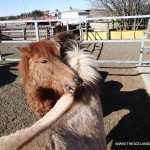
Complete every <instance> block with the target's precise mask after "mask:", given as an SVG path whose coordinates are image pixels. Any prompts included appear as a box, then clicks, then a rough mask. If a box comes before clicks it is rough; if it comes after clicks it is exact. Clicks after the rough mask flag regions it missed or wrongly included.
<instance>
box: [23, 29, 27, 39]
mask: <svg viewBox="0 0 150 150" xmlns="http://www.w3.org/2000/svg"><path fill="white" fill-rule="evenodd" d="M22 32H23V39H24V40H26V39H27V33H26V28H23V29H22Z"/></svg>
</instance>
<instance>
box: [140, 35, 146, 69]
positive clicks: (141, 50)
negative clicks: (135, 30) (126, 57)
mask: <svg viewBox="0 0 150 150" xmlns="http://www.w3.org/2000/svg"><path fill="white" fill-rule="evenodd" d="M144 35H145V33H143V34H142V44H141V49H140V58H139V65H140V66H141V65H142V59H143V50H144Z"/></svg>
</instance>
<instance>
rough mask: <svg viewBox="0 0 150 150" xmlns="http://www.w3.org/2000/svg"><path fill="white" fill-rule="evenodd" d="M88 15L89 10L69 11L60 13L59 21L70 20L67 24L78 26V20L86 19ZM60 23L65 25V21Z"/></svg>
mask: <svg viewBox="0 0 150 150" xmlns="http://www.w3.org/2000/svg"><path fill="white" fill-rule="evenodd" d="M89 15H90V10H69V11H62V12H61V19H72V20H70V21H69V24H78V23H79V21H78V19H82V18H88V17H89ZM73 19H74V20H73ZM83 22H84V20H83ZM62 23H63V24H66V21H63V22H62ZM81 23H82V22H81Z"/></svg>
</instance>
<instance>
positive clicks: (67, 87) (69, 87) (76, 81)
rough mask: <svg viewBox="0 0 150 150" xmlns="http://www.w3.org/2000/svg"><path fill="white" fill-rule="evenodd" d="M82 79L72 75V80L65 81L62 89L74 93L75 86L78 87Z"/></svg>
mask: <svg viewBox="0 0 150 150" xmlns="http://www.w3.org/2000/svg"><path fill="white" fill-rule="evenodd" d="M82 82H83V81H82V79H81V78H77V77H74V78H73V80H72V81H71V82H70V83H67V84H65V85H64V91H65V92H66V93H74V91H75V90H76V88H77V87H79V86H80V85H81V84H82Z"/></svg>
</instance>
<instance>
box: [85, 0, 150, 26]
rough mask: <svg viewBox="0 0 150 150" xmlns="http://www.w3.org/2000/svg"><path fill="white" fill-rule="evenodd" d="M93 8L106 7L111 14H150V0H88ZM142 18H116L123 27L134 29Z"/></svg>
mask: <svg viewBox="0 0 150 150" xmlns="http://www.w3.org/2000/svg"><path fill="white" fill-rule="evenodd" d="M88 1H89V2H90V3H91V5H92V7H93V8H95V9H106V10H107V12H108V13H109V14H110V15H112V16H136V15H147V14H150V0H88ZM144 21H145V20H143V19H128V20H127V19H124V20H118V22H119V24H120V25H121V26H122V27H123V28H124V29H136V27H137V28H138V26H139V25H140V24H141V23H144Z"/></svg>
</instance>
